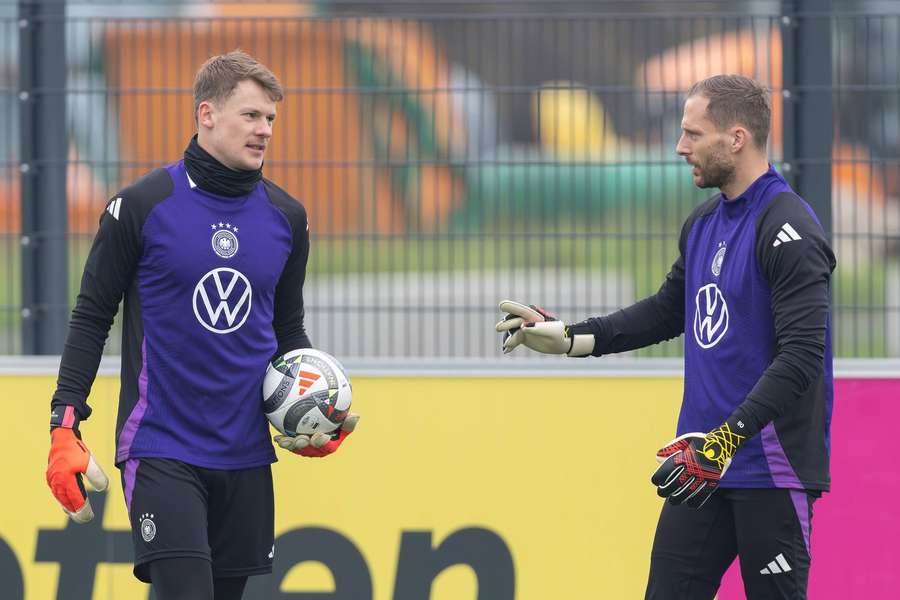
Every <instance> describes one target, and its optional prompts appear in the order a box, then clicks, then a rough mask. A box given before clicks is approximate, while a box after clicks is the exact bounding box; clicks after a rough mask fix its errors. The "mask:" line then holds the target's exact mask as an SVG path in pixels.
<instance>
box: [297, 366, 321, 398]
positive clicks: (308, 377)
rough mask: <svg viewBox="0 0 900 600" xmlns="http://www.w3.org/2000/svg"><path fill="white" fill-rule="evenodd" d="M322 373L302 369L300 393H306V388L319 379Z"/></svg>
mask: <svg viewBox="0 0 900 600" xmlns="http://www.w3.org/2000/svg"><path fill="white" fill-rule="evenodd" d="M319 377H320V375H319V374H318V373H311V372H309V371H300V395H301V396H302V395H303V394H305V393H306V390H308V389H309V386H311V385H312V384H314V383H315V382H316V381H318V380H319Z"/></svg>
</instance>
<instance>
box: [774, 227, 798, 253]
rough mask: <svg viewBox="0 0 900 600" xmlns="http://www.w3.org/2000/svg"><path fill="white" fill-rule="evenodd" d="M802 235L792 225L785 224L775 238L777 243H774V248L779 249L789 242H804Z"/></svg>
mask: <svg viewBox="0 0 900 600" xmlns="http://www.w3.org/2000/svg"><path fill="white" fill-rule="evenodd" d="M802 239H803V238H801V237H800V234H799V233H797V230H796V229H794V228H793V227H791V224H790V223H785V224H784V225H782V226H781V229H780V230H779V231H778V235H777V236H775V241H774V242H772V247H773V248H777V247H778V246H780V245H781V244H786V243H788V242H796V241H797V240H802Z"/></svg>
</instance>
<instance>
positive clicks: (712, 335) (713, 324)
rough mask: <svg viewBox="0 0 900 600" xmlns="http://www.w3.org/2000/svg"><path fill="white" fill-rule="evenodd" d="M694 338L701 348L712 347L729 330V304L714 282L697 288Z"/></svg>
mask: <svg viewBox="0 0 900 600" xmlns="http://www.w3.org/2000/svg"><path fill="white" fill-rule="evenodd" d="M694 303H695V305H696V306H695V309H694V339H695V340H697V343H698V344H699V345H700V347H701V348H712V347H713V346H715V345H716V344H718V343H719V340H721V339H722V336H723V335H725V332H726V331H728V305H727V304H725V296H723V295H722V291H721V290H720V289H719V286H717V285H716V284H714V283H710V284H707V285H704V286H703V287H702V288H700V289H699V290H697V296H696V297H695V298H694Z"/></svg>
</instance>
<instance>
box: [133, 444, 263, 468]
mask: <svg viewBox="0 0 900 600" xmlns="http://www.w3.org/2000/svg"><path fill="white" fill-rule="evenodd" d="M116 458H117V459H118V457H116ZM137 458H168V459H170V460H179V461H181V462H183V463H185V464H188V465H192V466H194V467H200V468H202V469H221V470H224V471H237V470H239V469H252V468H255V467H264V466H266V465H271V464H273V463H275V462H276V461H277V459H276V458H275V453H274V452H272V453H270V454H267V455H265V456H258V457H254V458H250V459H246V460H242V461H221V460H209V459H208V458H206V457H202V456H192V455H189V454H180V453H178V452H147V451H140V450H138V451H134V450H133V449H132V450H131V452H129V453H128V454H127V455H126V456H125V457H124V458H123V459H122V460H117V461H116V466H117V467H119V468H121V465H122V464H124V463H125V462H126V461H128V460H130V459H137Z"/></svg>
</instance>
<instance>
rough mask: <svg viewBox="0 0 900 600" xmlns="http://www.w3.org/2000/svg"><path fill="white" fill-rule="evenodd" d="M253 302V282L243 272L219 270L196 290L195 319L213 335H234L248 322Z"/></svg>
mask: <svg viewBox="0 0 900 600" xmlns="http://www.w3.org/2000/svg"><path fill="white" fill-rule="evenodd" d="M252 302H253V290H252V289H251V287H250V281H249V280H248V279H247V278H246V277H245V276H244V274H243V273H241V272H240V271H235V270H234V269H229V268H227V267H220V268H218V269H213V270H212V271H210V272H209V273H207V274H206V275H204V276H203V278H202V279H200V281H198V282H197V285H196V286H195V287H194V316H196V317H197V320H198V321H200V324H201V325H203V327H205V328H206V329H208V330H209V331H212V332H213V333H221V334H225V333H231V332H232V331H234V330H236V329H238V328H239V327H240V326H241V325H243V324H244V322H245V321H246V320H247V316H248V315H249V314H250V307H251V304H252Z"/></svg>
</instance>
